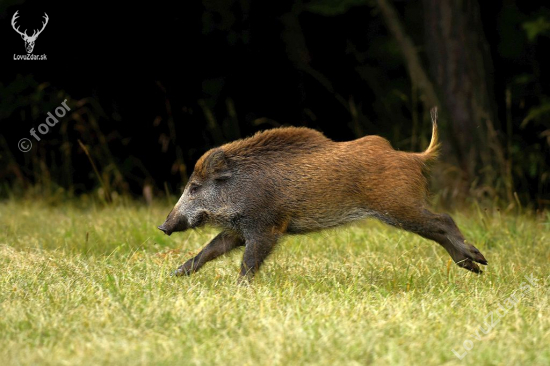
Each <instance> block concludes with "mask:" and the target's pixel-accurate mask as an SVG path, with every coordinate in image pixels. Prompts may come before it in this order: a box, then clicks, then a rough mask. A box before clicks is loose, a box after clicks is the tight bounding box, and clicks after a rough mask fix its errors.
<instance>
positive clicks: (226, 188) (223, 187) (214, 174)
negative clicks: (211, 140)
mask: <svg viewBox="0 0 550 366" xmlns="http://www.w3.org/2000/svg"><path fill="white" fill-rule="evenodd" d="M232 176H233V172H232V171H231V167H230V164H229V161H228V159H227V157H226V155H225V153H224V151H223V150H222V149H220V148H217V149H213V150H210V151H208V152H207V153H205V154H204V155H203V156H202V157H201V158H200V159H199V160H198V161H197V164H196V165H195V170H194V171H193V174H191V177H190V178H189V182H187V185H186V186H185V189H184V191H183V194H182V195H181V197H180V199H179V200H178V203H176V205H175V206H174V208H173V209H172V211H171V212H170V213H169V214H168V217H167V218H166V221H165V222H164V223H163V224H162V225H161V226H159V227H158V228H159V229H160V230H161V231H162V232H164V233H165V234H166V235H170V234H172V233H173V232H176V231H185V230H187V229H190V228H196V227H199V226H202V225H204V224H214V225H216V224H218V225H221V226H223V225H224V224H225V223H226V222H228V221H229V220H231V217H232V216H234V213H235V208H234V204H233V203H232V200H231V194H230V192H231V191H232V189H231V186H232V184H231V182H230V181H231V179H232Z"/></svg>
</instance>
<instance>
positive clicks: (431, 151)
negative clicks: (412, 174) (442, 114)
mask: <svg viewBox="0 0 550 366" xmlns="http://www.w3.org/2000/svg"><path fill="white" fill-rule="evenodd" d="M430 115H431V117H432V139H431V141H430V145H429V146H428V148H427V149H426V151H424V152H423V153H422V157H423V158H424V160H434V159H436V158H437V155H438V154H439V147H440V145H439V139H438V135H437V107H433V108H432V109H431V110H430Z"/></svg>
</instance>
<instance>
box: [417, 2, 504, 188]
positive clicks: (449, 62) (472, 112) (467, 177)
mask: <svg viewBox="0 0 550 366" xmlns="http://www.w3.org/2000/svg"><path fill="white" fill-rule="evenodd" d="M423 6H424V24H425V49H426V53H427V57H428V63H429V71H430V76H431V79H432V80H433V81H434V84H435V87H436V90H437V92H438V95H439V97H440V98H439V99H440V100H441V102H442V103H443V105H442V107H443V108H444V111H445V112H446V115H447V117H448V118H449V122H450V126H449V128H447V131H446V133H447V139H448V140H449V141H450V142H451V144H452V148H453V150H454V155H455V156H456V158H457V163H458V165H459V166H460V168H461V170H462V171H463V173H464V183H467V185H468V186H470V187H471V184H472V182H474V181H476V179H477V177H478V176H479V174H480V171H481V169H483V170H484V178H485V179H483V180H484V181H485V182H480V183H489V182H490V183H494V179H495V178H496V177H497V176H498V175H499V174H501V167H502V164H504V163H505V162H504V161H503V160H504V156H503V154H502V148H501V146H500V144H499V142H498V140H497V138H496V133H495V129H494V127H493V126H495V125H496V126H498V123H497V121H496V118H497V114H496V110H495V106H494V94H493V83H492V80H491V75H492V62H491V57H490V52H489V46H488V44H487V41H486V39H485V35H484V32H483V27H482V21H481V18H480V11H479V4H478V0H423ZM485 168H496V169H485Z"/></svg>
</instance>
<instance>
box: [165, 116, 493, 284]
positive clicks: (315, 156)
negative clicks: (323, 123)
mask: <svg viewBox="0 0 550 366" xmlns="http://www.w3.org/2000/svg"><path fill="white" fill-rule="evenodd" d="M437 149H438V142H437V126H436V124H435V119H434V126H433V133H432V140H431V143H430V146H429V147H428V149H427V150H426V151H424V152H423V153H410V152H402V151H396V150H394V149H393V148H392V147H391V145H390V143H389V142H388V141H387V140H385V139H384V138H382V137H379V136H365V137H363V138H360V139H357V140H353V141H348V142H334V141H332V140H330V139H328V138H326V137H325V136H324V135H322V134H321V133H319V132H317V131H315V130H311V129H308V128H295V127H287V128H276V129H272V130H268V131H264V132H260V133H257V134H256V135H254V136H252V137H250V138H246V139H243V140H238V141H235V142H232V143H229V144H226V145H223V146H221V147H218V148H215V149H212V150H210V151H208V152H206V153H205V154H204V155H203V156H202V157H201V158H200V159H199V160H198V161H197V163H196V165H195V169H194V171H193V174H192V175H191V177H190V179H189V182H188V184H187V186H186V187H185V189H184V192H183V194H182V196H181V198H180V199H179V201H178V203H177V204H176V206H175V207H174V209H173V210H172V211H171V212H170V214H169V215H168V218H167V219H166V222H165V223H164V224H163V225H162V226H161V227H159V229H161V230H162V231H164V232H165V233H167V234H171V233H172V232H174V231H183V230H185V229H187V228H193V227H198V226H201V225H204V224H211V225H214V226H217V227H219V228H221V229H222V232H221V233H220V234H219V235H218V236H217V237H215V238H214V239H213V240H212V241H211V242H210V243H209V244H208V245H207V246H206V247H205V248H204V249H203V250H202V251H201V252H200V253H199V254H198V255H197V256H196V257H195V258H193V259H191V260H189V261H187V262H186V263H185V264H183V265H182V266H180V267H179V268H178V269H177V271H176V274H177V275H186V274H191V273H193V272H195V271H197V270H198V269H199V268H200V267H201V266H202V265H204V264H205V263H206V262H208V261H210V260H212V259H214V258H216V257H218V256H220V255H222V254H224V253H227V252H228V251H230V250H232V249H234V248H236V247H238V246H245V251H244V256H243V261H242V266H241V276H245V277H247V278H248V277H251V276H252V275H253V274H254V272H255V271H257V269H258V268H259V267H260V265H261V264H262V262H263V261H264V259H265V258H266V257H267V256H268V255H269V253H270V252H271V250H272V249H273V247H274V246H275V244H276V243H277V241H278V240H279V238H281V236H283V235H285V234H302V233H308V232H312V231H318V230H322V229H326V228H330V227H335V226H339V225H343V224H346V223H349V222H352V221H356V220H361V219H364V218H367V217H374V218H377V219H379V220H381V221H383V222H385V223H387V224H389V225H392V226H395V227H398V228H401V229H404V230H408V231H410V232H413V233H416V234H419V235H421V236H423V237H425V238H428V239H431V240H434V241H436V242H438V243H439V244H441V245H442V246H443V247H444V248H445V249H446V250H447V251H448V252H449V254H450V255H451V257H452V258H453V260H454V261H455V263H457V264H458V265H459V266H461V267H463V268H466V269H468V270H470V271H473V272H476V273H480V272H481V270H480V269H479V267H478V266H477V265H476V264H475V263H474V262H477V263H481V264H487V261H486V260H485V258H484V257H483V255H482V254H481V253H480V252H479V251H478V250H477V249H476V248H475V247H474V246H473V245H471V244H469V243H467V242H466V240H465V239H464V237H463V235H462V233H461V232H460V230H459V229H458V227H457V226H456V224H455V223H454V221H453V219H452V218H451V217H450V216H449V215H446V214H434V213H432V212H430V211H429V210H428V209H427V203H426V196H427V179H426V172H427V164H428V163H429V162H430V161H432V160H434V159H435V157H436V155H437ZM241 278H243V277H241Z"/></svg>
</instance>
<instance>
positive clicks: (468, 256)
mask: <svg viewBox="0 0 550 366" xmlns="http://www.w3.org/2000/svg"><path fill="white" fill-rule="evenodd" d="M413 217H415V219H413V220H411V219H410V217H409V218H407V219H405V220H399V219H398V220H397V221H398V226H400V227H402V228H403V229H405V230H408V231H411V232H414V233H416V234H419V235H420V236H423V237H424V238H426V239H431V240H434V241H436V242H438V243H439V244H441V246H443V248H445V250H447V252H448V253H449V254H450V255H451V257H452V258H453V261H454V262H455V263H456V264H457V265H458V266H460V267H462V268H465V269H467V270H469V271H472V272H475V273H482V272H483V271H482V270H481V269H479V266H478V265H477V264H475V263H474V262H477V263H480V264H487V260H485V257H483V254H481V253H480V252H479V250H478V249H477V248H476V247H474V246H473V245H472V244H469V243H467V242H466V240H465V239H464V236H463V235H462V233H461V232H460V230H459V229H458V227H457V226H456V224H455V222H454V220H453V219H452V218H451V216H449V215H447V214H441V215H438V214H434V213H431V212H430V211H428V210H422V212H421V213H419V214H418V215H414V216H413Z"/></svg>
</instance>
